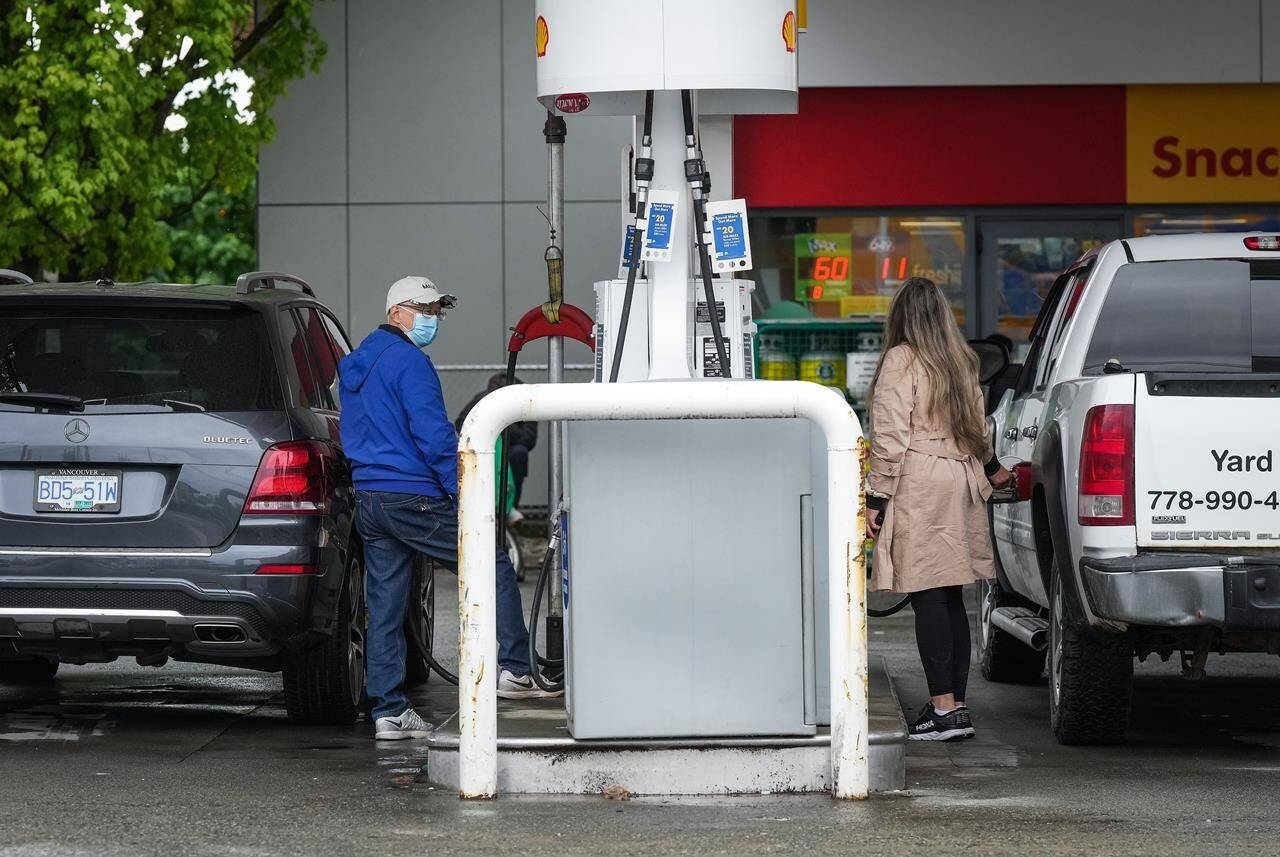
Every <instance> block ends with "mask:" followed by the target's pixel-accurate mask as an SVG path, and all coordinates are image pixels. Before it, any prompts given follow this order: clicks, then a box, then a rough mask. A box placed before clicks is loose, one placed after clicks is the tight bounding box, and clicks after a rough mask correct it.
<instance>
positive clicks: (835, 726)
mask: <svg viewBox="0 0 1280 857" xmlns="http://www.w3.org/2000/svg"><path fill="white" fill-rule="evenodd" d="M778 418H805V419H809V420H810V421H812V422H814V423H816V424H817V425H818V426H819V428H821V429H822V433H823V435H824V437H825V438H826V444H827V480H828V497H829V501H828V512H827V534H828V535H827V538H828V543H827V556H828V568H829V574H828V578H829V580H830V589H829V599H830V612H829V618H830V625H831V759H830V768H831V793H832V795H833V796H834V797H837V798H855V799H861V798H865V797H866V796H867V787H868V767H867V764H868V757H867V749H868V748H867V738H868V719H867V716H868V713H867V622H866V615H867V612H866V563H865V560H864V555H863V542H864V540H865V536H864V532H865V523H866V522H865V508H864V505H863V503H864V498H863V483H862V456H863V454H862V448H863V443H862V427H861V426H860V425H859V424H858V417H857V416H856V415H855V414H854V412H853V410H852V409H851V408H850V407H849V405H848V403H847V402H845V400H844V397H843V396H841V395H840V394H839V393H837V392H834V391H832V390H829V389H827V388H825V387H820V386H818V385H817V384H811V383H808V382H806V381H639V382H632V383H627V384H521V385H517V386H513V387H503V388H501V389H499V390H496V391H494V392H492V393H490V394H489V395H487V396H485V397H484V398H483V399H481V400H480V402H479V403H478V404H477V405H476V406H475V407H474V408H472V409H471V413H470V415H468V417H467V420H466V422H465V423H463V425H462V433H461V436H460V438H459V442H458V480H459V512H458V593H459V607H458V611H459V618H460V620H461V631H460V636H459V653H458V678H459V681H458V709H459V713H458V720H459V725H460V727H461V735H460V739H459V747H458V775H459V782H460V786H459V793H460V795H461V796H462V797H464V798H486V797H493V796H494V795H495V794H497V791H498V705H497V669H498V646H497V615H496V600H497V594H496V586H495V580H494V573H495V569H494V556H495V550H496V548H495V545H494V532H495V522H494V518H493V515H494V504H493V495H494V491H495V490H496V488H495V486H494V474H493V466H494V465H493V456H494V446H495V444H496V442H497V438H498V435H499V433H500V432H501V431H502V429H503V428H505V427H506V426H508V425H510V424H512V423H515V422H523V421H526V420H527V421H536V422H547V421H552V420H688V419H778Z"/></svg>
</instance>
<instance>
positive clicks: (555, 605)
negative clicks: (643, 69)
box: [542, 110, 569, 659]
mask: <svg viewBox="0 0 1280 857" xmlns="http://www.w3.org/2000/svg"><path fill="white" fill-rule="evenodd" d="M542 133H543V136H544V137H545V138H546V141H547V157H548V162H549V163H548V168H547V207H548V208H549V209H550V210H551V211H550V220H551V230H552V232H553V233H554V234H555V240H556V241H557V242H559V244H560V248H561V253H562V255H563V252H564V249H565V246H566V245H565V237H564V142H565V139H566V138H567V137H568V136H569V129H568V127H567V126H566V125H565V121H564V117H562V116H557V115H555V114H554V113H552V112H551V111H550V110H548V111H547V121H546V124H545V125H543V127H542ZM547 381H548V382H550V383H552V384H561V383H563V382H564V337H562V336H552V337H548V339H547ZM547 428H548V432H547V434H548V435H549V438H548V439H549V441H550V443H549V444H548V449H547V482H548V487H547V540H548V545H549V546H550V545H554V547H550V548H549V549H551V550H554V552H555V558H554V559H553V560H552V562H553V564H552V566H551V569H552V573H551V595H550V601H551V603H550V604H549V605H548V609H547V628H546V635H545V638H546V641H547V656H548V657H549V658H553V659H559V658H562V657H563V656H564V631H563V627H564V596H563V592H562V581H561V578H560V568H561V567H562V565H561V564H562V557H561V555H560V553H561V550H562V549H563V548H562V547H561V546H560V545H561V543H560V541H558V540H552V539H551V535H552V533H553V532H554V531H555V527H556V520H555V518H556V510H557V509H559V508H560V500H561V498H562V497H563V496H564V462H563V458H564V432H563V431H562V428H561V426H560V424H559V423H556V422H553V423H550V424H549V425H548V427H547Z"/></svg>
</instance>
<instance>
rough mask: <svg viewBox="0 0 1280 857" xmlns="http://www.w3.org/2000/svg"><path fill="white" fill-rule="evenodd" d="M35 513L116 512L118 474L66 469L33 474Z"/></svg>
mask: <svg viewBox="0 0 1280 857" xmlns="http://www.w3.org/2000/svg"><path fill="white" fill-rule="evenodd" d="M35 509H36V511H37V512H119V511H120V471H119V470H98V469H96V468H92V467H67V468H62V469H58V470H38V471H36V496H35Z"/></svg>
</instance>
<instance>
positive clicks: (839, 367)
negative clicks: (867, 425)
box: [755, 318, 884, 416]
mask: <svg viewBox="0 0 1280 857" xmlns="http://www.w3.org/2000/svg"><path fill="white" fill-rule="evenodd" d="M755 324H756V340H755V374H756V377H757V378H760V379H763V380H768V381H781V380H802V381H812V382H814V383H819V384H823V385H824V386H828V387H833V388H836V389H839V390H840V391H841V392H843V393H844V394H845V398H846V399H848V401H849V402H850V403H851V404H852V405H853V406H854V409H855V410H857V411H858V413H859V416H865V403H864V402H863V398H864V396H863V395H862V394H861V390H862V388H863V387H864V385H861V384H859V383H858V381H857V379H858V378H864V377H865V374H866V372H867V370H868V366H867V364H868V363H870V362H871V361H873V360H874V359H878V357H879V355H880V351H881V349H882V348H883V345H884V322H883V321H882V320H879V319H874V318H845V319H831V318H826V319H817V318H775V319H768V318H761V319H756V321H755ZM853 353H856V354H866V355H868V357H867V358H866V360H865V361H860V362H859V363H857V364H854V368H855V379H854V384H853V388H854V389H853V391H852V392H851V391H850V383H849V382H850V378H849V368H850V365H851V364H850V363H849V361H848V355H849V354H853ZM871 355H874V357H872V356H871Z"/></svg>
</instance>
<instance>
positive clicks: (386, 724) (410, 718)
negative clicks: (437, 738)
mask: <svg viewBox="0 0 1280 857" xmlns="http://www.w3.org/2000/svg"><path fill="white" fill-rule="evenodd" d="M434 728H435V727H433V726H432V725H431V724H430V723H428V722H427V721H425V720H423V719H422V718H421V717H419V716H418V712H416V711H414V710H413V709H412V708H406V709H405V710H404V711H402V712H401V713H400V714H399V716H397V717H379V718H378V719H377V720H376V721H375V722H374V724H373V740H375V741H402V740H404V739H405V738H426V737H427V736H428V735H430V734H431V730H432V729H434Z"/></svg>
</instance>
